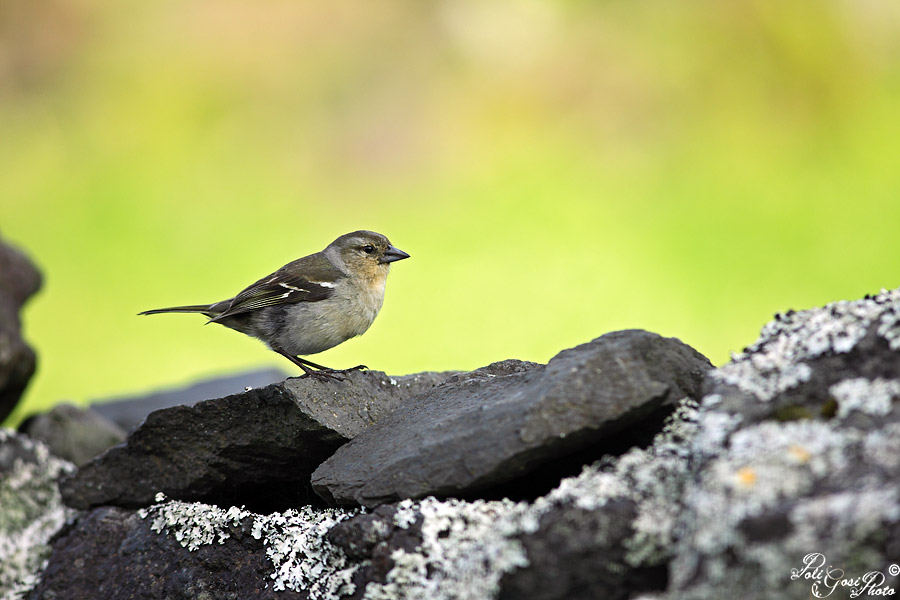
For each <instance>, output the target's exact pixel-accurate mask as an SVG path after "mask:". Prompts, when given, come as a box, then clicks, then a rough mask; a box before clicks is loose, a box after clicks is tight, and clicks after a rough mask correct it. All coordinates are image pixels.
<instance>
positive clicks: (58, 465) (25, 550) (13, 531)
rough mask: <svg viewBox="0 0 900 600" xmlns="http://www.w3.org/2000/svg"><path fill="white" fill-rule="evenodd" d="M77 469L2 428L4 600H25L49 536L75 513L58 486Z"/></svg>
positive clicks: (0, 591) (0, 582)
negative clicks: (23, 599) (63, 499)
mask: <svg viewBox="0 0 900 600" xmlns="http://www.w3.org/2000/svg"><path fill="white" fill-rule="evenodd" d="M73 470H74V466H73V465H72V464H71V463H68V462H66V461H64V460H62V459H59V458H57V457H55V456H53V455H52V454H50V452H49V450H47V447H46V446H45V445H44V444H42V443H40V442H36V441H34V440H31V439H29V438H28V437H26V436H23V435H18V434H16V433H14V432H12V431H10V430H8V429H0V507H2V510H0V599H2V600H17V599H18V598H22V597H23V596H24V594H25V593H26V592H28V590H30V589H31V588H32V587H33V586H34V585H35V583H37V581H38V578H39V572H40V571H41V570H42V568H43V565H44V563H45V562H46V559H47V557H48V556H49V555H50V547H49V546H48V545H47V543H48V541H49V539H50V537H51V536H52V535H53V534H55V533H56V532H57V531H59V529H60V528H61V527H62V526H63V525H64V524H65V523H66V521H67V520H68V519H69V518H70V517H71V516H72V515H74V513H75V511H73V510H71V509H68V508H66V507H64V506H63V504H62V500H61V498H60V494H59V490H58V489H57V487H56V482H57V479H58V478H59V477H60V476H61V475H62V474H64V473H71V472H72V471H73Z"/></svg>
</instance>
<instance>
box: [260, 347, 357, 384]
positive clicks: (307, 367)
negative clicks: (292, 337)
mask: <svg viewBox="0 0 900 600" xmlns="http://www.w3.org/2000/svg"><path fill="white" fill-rule="evenodd" d="M273 350H275V352H277V353H278V354H280V355H282V356H283V357H285V358H286V359H288V360H289V361H291V362H292V363H294V364H295V365H297V366H298V367H300V368H301V369H303V375H301V376H300V378H301V379H303V378H304V377H310V376H313V377H323V378H325V379H336V380H338V381H343V380H344V378H343V377H338V375H339V374H344V373H350V372H352V371H359V370H362V369H368V368H369V367H367V366H366V365H356V366H355V367H351V368H349V369H340V370H338V369H332V368H329V367H325V366H323V365H319V364H316V363H314V362H312V361H309V360H306V359H303V358H300V357H299V356H293V355H291V354H288V353H287V352H285V351H284V350H281V349H279V348H273Z"/></svg>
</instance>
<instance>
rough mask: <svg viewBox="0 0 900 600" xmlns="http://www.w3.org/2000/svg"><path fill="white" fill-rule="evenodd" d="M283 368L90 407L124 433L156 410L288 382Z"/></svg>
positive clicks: (98, 402) (217, 379) (259, 370)
mask: <svg viewBox="0 0 900 600" xmlns="http://www.w3.org/2000/svg"><path fill="white" fill-rule="evenodd" d="M287 377H288V374H287V373H285V372H284V371H282V370H281V369H257V370H255V371H248V372H246V373H240V374H238V375H229V376H226V377H216V378H214V379H208V380H206V381H201V382H199V383H195V384H193V385H189V386H187V387H181V388H176V389H171V390H165V391H160V392H155V393H152V394H144V395H140V396H129V397H124V398H107V399H104V400H97V401H96V402H92V403H91V408H92V409H93V410H94V411H96V412H97V413H98V414H100V415H101V416H103V417H105V418H106V419H109V420H110V421H112V422H113V423H115V424H116V425H118V426H119V427H121V428H122V429H124V430H125V431H130V430H131V429H134V428H135V427H137V426H138V425H139V424H140V423H141V421H143V420H144V419H145V418H146V417H147V415H149V414H150V413H151V412H153V411H154V410H160V409H163V408H170V407H172V406H181V405H186V406H193V405H194V404H196V403H197V402H200V401H201V400H209V399H211V398H222V397H224V396H230V395H232V394H239V393H241V392H244V391H246V390H247V388H260V387H265V386H267V385H271V384H273V383H280V382H282V381H284V380H285V379H287Z"/></svg>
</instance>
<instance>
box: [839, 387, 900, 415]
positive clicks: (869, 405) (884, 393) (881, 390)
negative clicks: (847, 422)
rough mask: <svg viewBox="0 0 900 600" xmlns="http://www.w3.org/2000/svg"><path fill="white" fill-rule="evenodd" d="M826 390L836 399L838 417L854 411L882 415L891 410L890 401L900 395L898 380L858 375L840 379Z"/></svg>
mask: <svg viewBox="0 0 900 600" xmlns="http://www.w3.org/2000/svg"><path fill="white" fill-rule="evenodd" d="M828 391H829V393H830V394H831V395H832V396H833V397H834V399H835V400H837V403H838V410H837V416H838V418H839V419H843V418H845V417H847V416H848V415H849V414H850V413H851V412H854V411H858V412H861V413H865V414H867V415H872V416H874V417H883V416H885V415H887V414H888V413H890V412H891V402H892V401H893V400H895V399H896V398H898V397H900V381H898V380H896V379H882V378H881V377H878V378H875V379H871V380H870V379H866V378H865V377H859V378H856V379H845V380H844V381H840V382H838V383H836V384H834V385H832V386H831V387H830V388H828Z"/></svg>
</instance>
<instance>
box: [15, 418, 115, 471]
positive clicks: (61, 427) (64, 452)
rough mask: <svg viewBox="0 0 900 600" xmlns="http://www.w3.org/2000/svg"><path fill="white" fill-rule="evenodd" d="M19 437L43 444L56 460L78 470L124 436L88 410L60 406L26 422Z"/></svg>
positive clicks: (112, 425)
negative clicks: (59, 459)
mask: <svg viewBox="0 0 900 600" xmlns="http://www.w3.org/2000/svg"><path fill="white" fill-rule="evenodd" d="M19 431H21V432H22V433H24V434H26V435H28V436H30V437H32V438H34V439H36V440H40V441H42V442H43V443H44V444H46V445H47V447H48V448H49V449H50V452H52V453H53V454H55V455H56V456H58V457H60V458H62V459H64V460H67V461H69V462H71V463H74V464H75V465H76V466H80V465H83V464H85V463H86V462H88V461H89V460H90V459H92V458H94V457H95V456H97V455H98V454H100V453H101V452H103V451H105V450H106V449H107V448H110V447H112V446H115V445H116V444H118V443H120V442H122V441H123V440H124V439H125V432H124V431H123V430H122V429H121V428H119V426H117V425H116V424H115V423H111V422H110V421H107V420H106V419H104V418H103V417H102V416H100V415H99V414H97V413H96V412H94V411H92V410H90V409H84V408H79V407H77V406H72V405H71V404H59V405H57V406H55V407H54V408H53V409H52V410H51V411H50V412H47V413H44V414H41V415H35V416H33V417H29V418H28V419H26V420H25V421H24V422H23V423H22V425H21V426H20V427H19Z"/></svg>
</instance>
